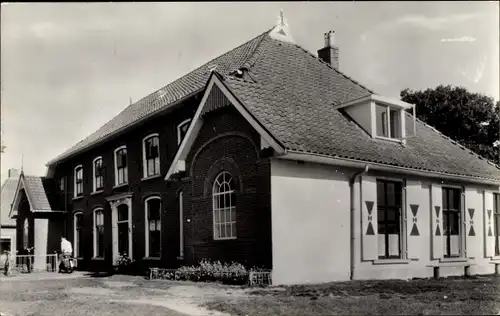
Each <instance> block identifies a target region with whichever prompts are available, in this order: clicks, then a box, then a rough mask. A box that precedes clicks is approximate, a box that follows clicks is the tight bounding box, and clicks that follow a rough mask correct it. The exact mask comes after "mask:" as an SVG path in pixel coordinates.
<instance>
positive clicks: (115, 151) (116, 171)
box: [113, 145, 128, 187]
mask: <svg viewBox="0 0 500 316" xmlns="http://www.w3.org/2000/svg"><path fill="white" fill-rule="evenodd" d="M124 148H125V150H126V151H127V167H126V168H127V179H126V181H125V182H124V183H118V166H117V164H116V153H117V152H118V151H119V150H121V149H124ZM113 161H114V171H115V187H117V186H120V185H125V184H128V150H127V145H123V146H120V147H118V148H116V149H115V150H114V151H113Z"/></svg>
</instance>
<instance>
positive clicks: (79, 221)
mask: <svg viewBox="0 0 500 316" xmlns="http://www.w3.org/2000/svg"><path fill="white" fill-rule="evenodd" d="M73 224H74V232H73V233H74V235H73V236H74V240H73V244H74V247H75V258H83V247H82V246H83V214H82V213H76V214H75V216H74V219H73Z"/></svg>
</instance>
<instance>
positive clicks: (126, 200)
mask: <svg viewBox="0 0 500 316" xmlns="http://www.w3.org/2000/svg"><path fill="white" fill-rule="evenodd" d="M106 200H107V201H108V202H109V204H110V207H111V236H112V257H113V264H116V262H117V259H118V256H119V253H118V206H120V205H127V206H128V254H127V255H128V256H129V258H131V259H133V246H132V228H133V226H132V195H131V194H129V193H127V194H119V195H118V196H116V197H111V198H106Z"/></svg>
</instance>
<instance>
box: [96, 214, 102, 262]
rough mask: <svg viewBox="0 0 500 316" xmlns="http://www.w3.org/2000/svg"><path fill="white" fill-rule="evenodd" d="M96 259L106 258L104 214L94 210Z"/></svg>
mask: <svg viewBox="0 0 500 316" xmlns="http://www.w3.org/2000/svg"><path fill="white" fill-rule="evenodd" d="M94 258H104V212H103V211H102V209H100V208H99V209H95V210H94Z"/></svg>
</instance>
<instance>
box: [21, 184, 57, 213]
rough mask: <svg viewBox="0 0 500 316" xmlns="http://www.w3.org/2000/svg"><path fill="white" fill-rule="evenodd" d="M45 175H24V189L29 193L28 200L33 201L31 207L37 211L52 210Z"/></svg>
mask: <svg viewBox="0 0 500 316" xmlns="http://www.w3.org/2000/svg"><path fill="white" fill-rule="evenodd" d="M43 180H44V178H43V177H36V176H24V186H25V187H24V189H25V190H26V194H27V195H28V200H29V201H30V202H31V205H30V206H31V209H32V210H36V211H50V210H52V207H51V206H50V203H49V199H48V198H47V193H46V192H45V188H44V184H43Z"/></svg>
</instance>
